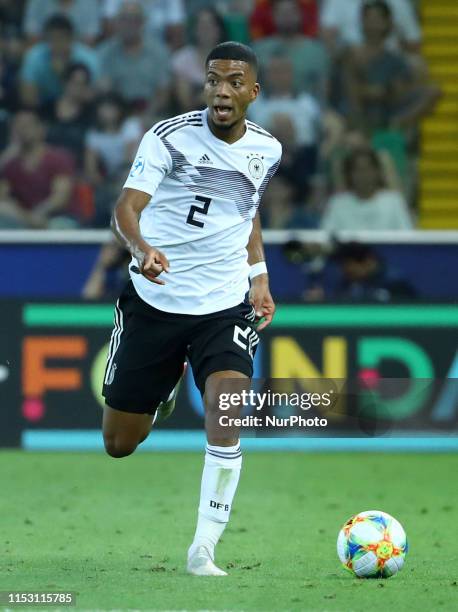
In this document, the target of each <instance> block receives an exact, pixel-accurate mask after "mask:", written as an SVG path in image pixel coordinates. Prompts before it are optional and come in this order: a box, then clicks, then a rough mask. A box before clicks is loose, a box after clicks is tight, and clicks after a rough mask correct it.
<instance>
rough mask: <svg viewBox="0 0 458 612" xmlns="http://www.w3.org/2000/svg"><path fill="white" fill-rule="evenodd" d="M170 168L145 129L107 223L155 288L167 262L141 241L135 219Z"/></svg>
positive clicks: (158, 142) (163, 151)
mask: <svg viewBox="0 0 458 612" xmlns="http://www.w3.org/2000/svg"><path fill="white" fill-rule="evenodd" d="M171 168H172V159H171V157H170V154H169V152H168V151H167V149H166V148H165V146H164V144H163V143H162V142H161V140H160V139H159V138H158V136H156V134H155V133H154V128H153V130H149V131H148V132H147V133H146V134H145V135H144V136H143V138H142V141H141V143H140V146H139V148H138V151H137V156H136V158H135V161H134V163H133V164H132V168H131V171H130V173H129V176H128V177H127V180H126V183H125V185H124V189H123V190H122V192H121V195H120V197H119V200H118V201H117V203H116V206H115V209H114V211H113V216H112V221H111V227H112V230H113V232H114V234H115V236H116V237H117V239H118V240H119V241H120V242H121V244H122V245H123V246H124V247H125V248H126V249H127V250H128V251H129V252H130V253H131V255H132V256H133V257H135V259H136V260H137V262H138V267H139V270H140V272H141V273H142V274H143V276H145V278H147V279H148V280H150V281H151V282H153V283H157V284H158V285H164V284H165V283H164V281H163V280H162V279H160V278H158V276H159V274H161V273H162V272H168V271H169V262H168V260H167V257H166V256H165V255H164V254H163V253H161V252H160V251H159V250H158V249H156V248H154V247H153V246H151V245H150V244H148V243H147V242H146V241H145V240H144V239H143V237H142V235H141V232H140V225H139V220H140V215H141V213H142V211H143V209H144V208H145V207H146V206H147V205H148V204H149V203H150V202H151V198H152V197H153V196H154V194H155V192H156V189H157V188H158V186H159V184H160V183H161V181H162V180H163V179H164V178H165V176H166V175H167V174H168V173H169V172H170V170H171Z"/></svg>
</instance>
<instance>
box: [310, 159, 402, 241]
mask: <svg viewBox="0 0 458 612" xmlns="http://www.w3.org/2000/svg"><path fill="white" fill-rule="evenodd" d="M344 174H345V180H346V187H347V191H345V192H343V193H339V194H337V195H334V196H332V197H331V199H330V200H329V202H328V205H327V210H326V212H325V214H324V217H323V219H322V223H321V226H322V229H324V230H326V231H328V232H337V231H340V230H355V231H358V230H367V231H371V230H386V231H388V230H409V229H412V220H411V217H410V214H409V211H408V207H407V204H406V202H405V200H404V198H403V196H402V195H401V193H400V192H398V191H390V190H388V189H386V188H385V183H384V180H383V171H382V166H381V163H380V159H379V157H378V156H377V154H376V153H375V152H374V151H372V150H371V149H360V150H357V151H354V152H353V153H351V154H350V155H349V156H348V157H347V158H346V160H345V163H344Z"/></svg>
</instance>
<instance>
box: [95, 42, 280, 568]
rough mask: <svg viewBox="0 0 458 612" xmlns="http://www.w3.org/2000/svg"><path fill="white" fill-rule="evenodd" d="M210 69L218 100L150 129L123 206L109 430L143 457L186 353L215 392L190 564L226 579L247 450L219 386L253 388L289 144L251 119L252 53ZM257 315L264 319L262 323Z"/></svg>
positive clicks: (207, 399)
mask: <svg viewBox="0 0 458 612" xmlns="http://www.w3.org/2000/svg"><path fill="white" fill-rule="evenodd" d="M206 70H207V79H206V83H205V97H206V102H207V108H206V109H205V110H203V111H196V112H190V113H186V114H184V115H180V116H178V117H175V118H173V119H169V120H166V121H161V122H159V123H157V124H156V125H155V126H154V127H153V128H152V129H151V130H149V132H147V133H146V134H145V136H144V137H143V140H142V142H141V144H140V147H139V150H138V153H137V157H136V159H135V161H134V163H133V165H132V169H131V171H130V174H129V177H128V179H127V181H126V183H125V185H124V189H123V191H122V194H121V196H120V198H119V200H118V202H117V204H116V207H115V210H114V214H113V223H112V226H113V231H114V233H115V234H116V236H117V237H118V239H119V240H120V242H121V243H122V244H123V245H124V246H125V247H126V248H127V249H128V250H129V251H130V253H131V254H132V262H131V264H130V275H131V281H130V282H129V283H128V286H127V288H126V289H125V290H124V292H123V293H122V295H121V296H120V298H119V300H118V302H117V304H116V308H115V327H114V330H113V334H112V337H111V343H110V348H109V355H108V363H107V369H106V375H105V380H104V390H103V393H104V396H105V401H106V407H105V410H104V417H103V435H104V440H105V447H106V450H107V452H108V453H109V454H110V455H111V456H112V457H124V456H126V455H130V454H131V453H133V452H134V450H135V449H136V447H137V446H138V444H140V443H141V442H142V441H143V440H144V439H145V438H146V437H147V436H148V434H149V432H150V429H151V424H152V415H155V413H156V410H158V412H159V413H161V412H165V411H167V410H168V411H170V404H171V403H173V398H174V389H175V388H176V385H177V383H178V381H179V380H180V377H181V376H182V373H183V362H184V360H185V359H186V358H187V359H188V361H189V362H190V364H191V366H192V368H193V372H194V377H195V380H196V384H197V386H198V388H199V390H200V392H201V394H202V396H203V400H204V405H205V411H206V418H205V426H206V433H207V441H208V444H207V447H206V454H205V465H204V470H203V476H202V485H201V497H200V504H199V511H198V522H197V529H196V532H195V536H194V541H193V543H192V544H191V547H190V548H189V551H188V564H187V569H188V571H189V572H190V573H191V574H195V575H199V576H225V575H226V573H225V572H224V571H222V570H221V569H219V568H218V567H217V566H216V565H215V563H214V549H215V546H216V544H217V542H218V540H219V538H220V536H221V534H222V532H223V531H224V528H225V526H226V524H227V522H228V520H229V514H230V510H231V505H232V501H233V498H234V495H235V490H236V488H237V484H238V480H239V475H240V469H241V464H242V455H241V451H240V445H239V439H238V438H239V432H238V430H236V429H235V430H234V428H232V429H230V428H228V430H227V432H226V431H225V430H224V428H223V427H217V425H216V424H217V421H218V419H217V418H216V417H217V416H219V414H220V413H219V407H218V393H219V391H218V389H219V388H220V387H221V384H225V381H226V383H227V379H233V380H234V379H235V380H236V382H237V380H239V379H243V383H242V384H245V383H246V382H247V381H248V382H249V379H250V378H251V376H252V374H253V356H254V353H255V350H256V345H257V343H258V341H259V339H258V335H257V331H260V330H261V329H263V328H264V327H265V326H266V325H268V324H269V323H270V322H271V320H272V317H273V315H274V310H275V306H274V302H273V300H272V297H271V295H270V291H269V283H268V276H267V268H266V265H265V262H264V252H263V246H262V237H261V227H260V222H259V215H258V212H257V211H258V206H259V203H260V198H261V196H262V193H263V192H264V190H265V188H266V186H267V183H268V182H269V179H270V178H271V177H272V176H273V174H274V173H275V171H276V169H277V167H278V165H279V163H280V156H281V145H280V143H279V142H278V141H277V140H276V139H275V138H273V137H272V136H271V135H270V134H269V133H268V132H266V131H265V130H264V129H262V128H260V127H259V126H257V125H256V124H254V123H251V122H250V121H247V120H246V118H245V114H246V110H247V107H248V105H249V104H250V103H251V102H253V101H254V100H255V99H256V97H257V95H258V93H259V84H258V83H257V60H256V56H255V54H254V53H253V51H252V50H251V49H250V48H249V47H246V46H244V45H241V44H239V43H234V42H227V43H223V44H220V45H218V46H217V47H215V48H214V49H213V51H211V52H210V54H209V56H208V58H207V62H206ZM249 278H250V279H251V288H250V286H249ZM248 290H249V298H248V299H246V298H245V296H246V294H247V292H248ZM255 319H257V320H258V321H260V320H261V319H263V321H261V322H260V323H259V326H258V327H257V328H256V321H255ZM239 382H241V381H240V380H239ZM238 410H239V409H238V408H237V409H236V410H235V413H236V414H237V413H238Z"/></svg>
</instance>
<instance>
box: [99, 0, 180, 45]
mask: <svg viewBox="0 0 458 612" xmlns="http://www.w3.org/2000/svg"><path fill="white" fill-rule="evenodd" d="M122 3H123V0H102V14H103V16H104V18H105V20H106V26H107V31H108V33H109V34H111V33H113V31H115V30H116V19H117V15H118V14H119V11H120V9H121V6H122ZM140 3H141V5H142V7H143V11H144V14H145V15H146V23H145V27H146V30H147V34H148V35H149V37H150V38H153V39H155V40H156V39H159V40H160V41H161V42H162V43H164V44H167V45H168V46H169V47H170V49H172V50H175V49H178V48H179V47H181V46H182V45H183V40H184V25H185V20H186V12H185V8H184V5H183V0H140Z"/></svg>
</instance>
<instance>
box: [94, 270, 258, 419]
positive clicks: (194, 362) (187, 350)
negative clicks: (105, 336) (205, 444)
mask: <svg viewBox="0 0 458 612" xmlns="http://www.w3.org/2000/svg"><path fill="white" fill-rule="evenodd" d="M254 319H255V313H254V308H253V307H252V306H251V304H250V303H249V302H248V301H245V302H242V303H241V304H239V305H238V306H234V307H233V308H228V309H227V310H222V311H220V312H215V313H211V314H206V315H187V314H174V313H168V312H164V311H161V310H157V309H156V308H153V307H152V306H150V305H149V304H147V303H146V302H144V301H143V300H142V299H141V298H140V297H139V296H138V295H137V292H136V291H135V289H134V287H133V285H132V282H131V281H129V282H128V283H127V286H126V288H125V289H124V291H123V292H122V294H121V296H120V298H119V300H118V302H117V304H116V306H115V326H114V329H113V333H112V335H111V341H110V347H109V351H108V361H107V367H106V371H105V378H104V385H103V396H104V397H105V403H106V404H107V405H108V406H110V407H111V408H115V409H116V410H122V411H124V412H134V413H140V414H142V413H149V414H154V412H155V411H156V408H157V406H158V405H159V403H160V402H161V401H164V400H166V399H167V398H168V397H169V395H170V393H171V392H172V390H173V388H174V387H175V385H176V384H177V382H178V380H179V379H180V376H181V375H182V373H183V363H184V361H185V359H186V358H188V361H189V362H190V364H191V367H192V369H193V373H194V379H195V381H196V385H197V387H198V389H199V391H200V393H201V394H202V395H203V393H204V390H205V381H206V379H207V377H208V376H209V375H210V374H212V373H213V372H219V371H222V370H234V371H236V372H241V373H242V374H245V375H246V376H249V377H250V378H251V376H252V375H253V357H254V355H255V352H256V348H257V344H258V342H259V337H258V334H257V333H256V327H255V324H254Z"/></svg>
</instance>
